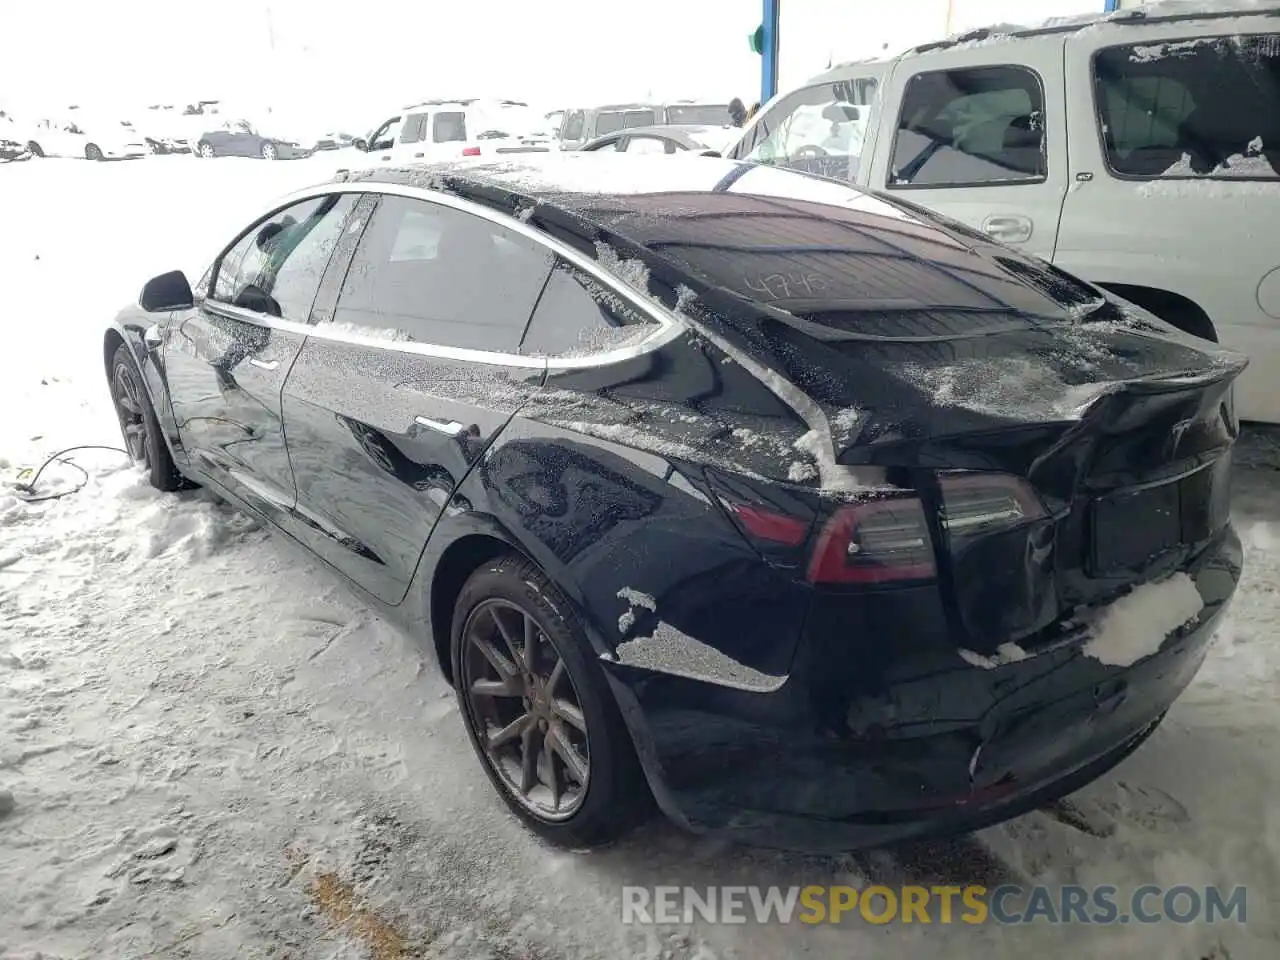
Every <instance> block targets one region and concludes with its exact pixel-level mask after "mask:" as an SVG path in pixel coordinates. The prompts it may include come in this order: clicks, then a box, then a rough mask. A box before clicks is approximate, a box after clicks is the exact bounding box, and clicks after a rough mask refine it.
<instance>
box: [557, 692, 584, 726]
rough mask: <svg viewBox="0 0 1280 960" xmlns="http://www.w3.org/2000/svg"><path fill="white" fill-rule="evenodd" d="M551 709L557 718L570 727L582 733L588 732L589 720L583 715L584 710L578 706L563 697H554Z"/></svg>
mask: <svg viewBox="0 0 1280 960" xmlns="http://www.w3.org/2000/svg"><path fill="white" fill-rule="evenodd" d="M551 709H552V710H553V711H554V712H555V715H556V716H557V717H559V718H560V719H561V720H563V721H564V722H565V723H567V724H569V726H571V727H573V728H575V729H576V730H578V731H579V732H581V733H586V732H587V718H586V717H584V716H583V715H582V710H581V709H580V708H579V707H578V706H577V705H575V704H573V703H570V702H569V701H568V700H566V699H564V698H563V697H553V698H552V700H551Z"/></svg>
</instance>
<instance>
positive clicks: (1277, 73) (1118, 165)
mask: <svg viewBox="0 0 1280 960" xmlns="http://www.w3.org/2000/svg"><path fill="white" fill-rule="evenodd" d="M1093 77H1094V90H1095V96H1096V102H1097V109H1098V119H1099V123H1100V125H1101V130H1102V142H1103V147H1104V150H1105V152H1106V158H1107V165H1108V166H1109V167H1110V168H1111V170H1112V172H1113V173H1115V174H1118V175H1119V176H1122V177H1133V178H1141V179H1158V178H1165V177H1168V178H1183V177H1212V178H1214V179H1227V178H1243V179H1251V180H1253V179H1263V180H1274V179H1276V178H1277V177H1280V35H1277V34H1266V35H1252V36H1241V37H1203V38H1198V39H1194V40H1180V41H1176V42H1170V43H1155V44H1151V43H1148V44H1135V45H1126V46H1120V47H1107V48H1105V49H1103V50H1100V51H1099V52H1098V54H1097V55H1096V56H1095V58H1094V62H1093Z"/></svg>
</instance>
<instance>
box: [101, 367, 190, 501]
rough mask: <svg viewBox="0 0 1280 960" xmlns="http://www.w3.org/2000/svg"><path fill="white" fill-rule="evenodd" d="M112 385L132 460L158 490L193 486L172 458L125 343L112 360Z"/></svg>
mask: <svg viewBox="0 0 1280 960" xmlns="http://www.w3.org/2000/svg"><path fill="white" fill-rule="evenodd" d="M109 383H110V385H111V401H112V405H113V406H114V407H115V410H116V417H117V419H118V420H119V421H120V435H121V436H122V437H123V438H124V446H125V450H126V451H128V453H129V457H130V459H132V460H133V461H134V462H135V463H142V464H144V465H145V466H146V468H147V475H148V479H149V480H150V481H151V485H152V486H153V487H155V488H156V489H157V490H163V491H165V492H166V493H167V492H170V491H173V490H181V489H183V488H184V487H187V486H189V484H188V483H187V481H186V480H185V478H184V477H183V476H182V474H181V473H179V472H178V468H177V467H176V466H175V465H174V463H173V457H171V456H170V455H169V446H168V444H166V443H165V440H164V436H163V434H162V433H161V430H160V421H159V420H157V419H156V412H155V410H154V409H153V408H152V406H151V399H150V397H149V396H148V395H147V391H146V387H145V386H144V384H143V380H142V373H141V371H140V370H139V369H138V364H137V362H136V361H135V360H134V359H133V354H132V353H131V352H130V350H129V348H128V347H127V346H125V345H124V344H121V345H120V346H119V347H118V348H117V349H116V352H115V354H114V355H113V356H112V357H111V375H110V380H109Z"/></svg>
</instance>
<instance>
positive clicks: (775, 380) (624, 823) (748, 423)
mask: <svg viewBox="0 0 1280 960" xmlns="http://www.w3.org/2000/svg"><path fill="white" fill-rule="evenodd" d="M424 173H429V174H430V180H429V182H430V184H432V186H431V187H428V186H426V183H427V182H428V180H427V178H425V177H424V176H423V174H424ZM901 196H902V195H901V194H895V195H893V197H892V198H883V199H882V198H880V197H877V196H874V195H871V194H868V193H864V192H862V191H860V190H857V189H855V188H853V187H850V186H847V185H844V184H840V183H835V182H830V181H824V180H819V179H816V178H813V177H809V176H804V175H801V174H798V173H794V172H790V171H786V170H780V169H775V168H770V167H766V166H763V165H748V164H740V163H733V162H729V161H726V160H721V159H716V158H698V159H696V160H691V161H690V162H688V163H679V162H673V161H671V160H669V159H665V158H657V157H649V158H646V157H629V158H621V157H613V158H611V157H608V156H599V157H588V156H585V155H582V154H570V155H565V154H560V153H556V154H544V155H541V156H540V157H534V156H528V155H527V156H525V157H520V158H516V159H514V160H505V161H503V162H501V163H487V164H455V165H444V166H440V165H437V166H432V167H415V168H412V169H374V170H373V171H368V172H366V173H364V174H362V175H361V176H359V177H358V178H355V179H348V178H345V177H343V178H339V179H337V180H335V181H332V182H329V183H325V184H320V185H317V186H315V187H312V188H309V189H306V190H303V191H300V192H299V193H296V194H294V195H292V196H290V197H287V198H282V199H280V200H279V201H277V202H275V203H273V204H271V205H270V206H269V207H267V208H266V209H265V210H263V212H262V214H261V215H260V216H259V217H256V218H255V219H253V220H252V221H251V222H249V223H247V224H246V225H245V226H244V228H243V229H242V230H239V231H237V232H236V233H235V234H234V235H231V236H227V237H226V238H225V239H224V241H223V243H221V244H220V245H219V246H220V247H221V249H220V250H219V251H217V252H215V251H211V252H210V259H211V266H210V267H209V269H208V270H207V271H206V272H205V274H204V278H203V279H202V280H201V281H200V282H199V283H198V284H197V285H196V287H195V289H194V290H193V289H192V287H191V285H190V283H189V282H188V280H187V278H186V277H185V276H184V275H183V274H181V273H177V272H174V273H168V274H164V275H161V276H158V277H155V278H153V279H152V280H150V281H149V282H147V283H146V285H145V286H144V287H143V289H142V293H141V296H140V298H139V302H138V304H137V305H134V306H130V307H128V308H126V309H125V310H124V311H123V312H122V313H121V314H120V315H119V316H118V317H117V318H116V319H115V321H114V322H112V323H111V324H110V326H109V327H108V328H107V329H106V331H105V332H104V339H103V342H102V347H103V358H104V365H105V370H106V374H107V382H108V384H109V388H110V391H111V397H112V400H113V403H114V406H115V409H116V411H117V413H118V416H119V421H120V426H121V432H122V435H123V437H124V440H125V442H126V444H127V445H128V450H129V451H130V453H131V455H132V456H133V458H134V459H135V460H137V461H139V462H141V463H142V464H144V465H145V468H146V470H147V471H148V474H149V477H150V479H151V482H152V483H153V484H154V485H155V486H157V487H158V488H160V489H164V490H172V489H176V488H178V487H180V486H182V485H184V484H187V483H195V484H200V485H203V486H204V487H206V488H207V489H209V490H210V491H211V492H212V493H214V494H216V495H218V496H222V497H225V498H227V499H229V500H231V501H232V502H233V503H234V504H236V505H237V506H239V507H240V508H242V509H244V510H245V511H247V512H249V513H250V514H252V515H254V516H256V517H258V518H260V519H261V520H262V521H263V523H264V525H266V526H268V527H270V528H273V529H275V530H277V531H279V532H283V533H285V534H287V536H285V537H282V538H281V539H282V542H285V543H292V544H294V545H297V546H300V547H301V548H302V549H303V550H304V551H306V552H308V553H309V554H310V555H311V556H312V557H314V558H316V559H318V560H319V561H320V562H322V563H324V564H326V565H327V566H328V567H329V568H330V569H331V570H332V571H333V572H334V573H335V574H336V575H338V576H341V577H343V578H344V579H345V581H346V582H347V583H348V584H350V585H352V586H353V588H355V589H357V590H358V591H359V592H360V595H361V596H362V597H363V598H364V599H365V600H367V601H368V602H369V603H370V604H372V605H374V606H375V607H376V608H377V609H378V610H379V611H380V612H381V613H382V614H383V615H385V616H387V617H388V618H390V619H392V620H394V621H397V622H399V623H400V624H401V625H402V626H403V627H404V628H405V629H406V630H407V632H408V635H409V636H411V637H414V638H417V639H419V640H420V641H421V642H422V644H423V646H424V648H425V653H426V655H427V656H428V657H431V658H434V659H435V661H436V663H437V664H438V666H439V669H440V670H441V672H442V673H443V675H444V676H445V677H446V678H447V679H448V680H449V681H450V682H451V683H452V685H453V687H454V690H455V692H456V696H457V701H458V707H459V716H460V719H461V722H462V724H463V725H464V726H465V728H466V731H467V734H468V736H469V737H470V740H471V743H472V746H473V747H474V752H475V755H476V757H477V758H478V760H479V763H480V765H481V766H482V768H483V769H484V771H485V773H486V775H487V776H488V778H489V780H490V782H491V783H492V785H493V787H494V788H495V790H496V791H497V792H498V793H499V794H500V795H501V797H502V798H503V800H504V801H505V802H506V803H507V804H508V805H509V806H510V808H511V810H512V811H514V813H515V814H516V815H517V816H518V817H520V818H521V819H522V820H523V821H524V822H525V823H526V824H528V825H529V826H530V827H531V828H532V829H534V830H536V831H538V832H539V833H540V834H542V835H543V836H545V837H547V838H549V839H550V840H552V841H554V842H556V843H561V844H565V845H569V846H573V847H577V846H588V845H592V844H596V843H601V842H606V841H608V840H610V839H611V838H613V837H616V836H618V835H619V834H621V833H623V832H624V831H626V830H627V829H628V828H629V827H630V826H631V825H632V824H633V823H634V822H635V821H636V820H637V819H638V818H639V816H640V815H642V814H643V813H644V812H645V809H646V806H647V802H646V801H647V799H648V797H649V796H650V791H652V796H653V797H654V798H655V799H656V801H657V804H658V805H659V806H660V807H661V808H662V809H663V810H664V811H666V812H667V813H668V814H670V816H671V817H672V818H673V819H674V820H676V821H677V822H678V823H680V824H682V825H683V826H685V827H689V828H693V829H695V830H699V831H705V832H712V833H718V834H722V835H724V836H727V837H732V838H738V839H745V840H749V841H752V842H755V843H761V842H764V843H769V844H780V845H785V846H795V847H800V848H804V849H810V850H814V849H823V848H825V849H829V850H847V849H851V848H855V847H860V846H868V845H875V844H883V843H888V842H893V841H898V840H903V839H906V838H909V837H913V836H920V835H931V834H939V833H956V832H963V831H969V830H974V829H977V828H979V827H983V826H986V825H988V824H991V823H994V822H998V821H1000V820H1003V819H1006V818H1009V817H1012V816H1015V815H1018V814H1021V813H1024V812H1026V811H1028V810H1031V809H1035V808H1037V807H1040V806H1043V805H1045V804H1047V803H1049V802H1051V801H1053V800H1055V799H1057V798H1059V797H1061V796H1063V795H1065V794H1067V793H1069V792H1071V791H1074V790H1076V789H1078V788H1079V787H1081V786H1083V785H1084V784H1086V783H1088V782H1089V781H1091V780H1093V779H1095V778H1097V777H1099V776H1100V775H1102V774H1103V773H1105V772H1106V771H1108V770H1109V769H1111V768H1112V767H1114V766H1115V765H1116V764H1117V763H1119V762H1120V761H1121V760H1122V759H1123V758H1124V757H1126V756H1127V755H1129V754H1130V753H1131V752H1132V751H1133V750H1135V749H1136V748H1138V747H1139V745H1140V744H1142V743H1143V741H1144V740H1145V739H1146V738H1147V737H1148V736H1149V735H1150V734H1151V733H1152V731H1153V730H1154V729H1155V728H1156V726H1157V725H1158V724H1159V722H1160V721H1161V719H1162V718H1163V717H1164V715H1165V713H1166V711H1167V710H1168V709H1169V707H1170V705H1171V704H1172V703H1173V702H1174V701H1175V700H1176V699H1177V698H1178V696H1179V695H1180V694H1181V692H1182V691H1183V690H1184V689H1185V688H1186V686H1187V684H1189V683H1190V682H1191V680H1192V679H1193V677H1194V676H1195V674H1196V672H1197V670H1198V669H1199V667H1200V665H1201V663H1202V662H1203V660H1204V657H1205V656H1206V653H1207V650H1208V646H1209V641H1210V639H1211V638H1212V635H1213V633H1214V631H1215V630H1216V629H1217V628H1218V626H1219V625H1220V624H1221V623H1222V622H1223V619H1224V615H1225V614H1226V611H1227V609H1228V606H1229V601H1230V599H1231V597H1232V595H1233V593H1234V590H1235V588H1236V584H1237V582H1238V580H1239V578H1240V575H1241V566H1242V552H1241V544H1240V540H1239V538H1238V536H1237V535H1236V533H1235V531H1234V530H1233V528H1232V525H1231V522H1230V509H1229V508H1230V498H1229V487H1230V468H1231V452H1232V446H1233V443H1234V440H1235V438H1236V436H1237V435H1238V431H1239V424H1238V422H1237V420H1236V417H1235V414H1234V412H1233V407H1232V402H1231V390H1232V384H1233V382H1234V381H1235V378H1236V377H1237V375H1238V374H1239V372H1240V370H1241V369H1242V368H1243V366H1244V363H1245V361H1244V358H1243V357H1241V356H1240V355H1238V354H1233V353H1231V352H1230V351H1225V350H1219V349H1216V348H1215V347H1213V346H1212V345H1210V344H1208V343H1206V342H1205V341H1203V340H1197V339H1195V338H1192V337H1189V336H1186V335H1185V334H1182V333H1179V332H1178V331H1177V330H1175V329H1173V328H1172V327H1169V326H1168V325H1167V324H1165V323H1163V322H1161V321H1160V320H1158V319H1157V318H1155V317H1154V316H1152V315H1151V314H1149V313H1147V312H1146V311H1143V310H1140V309H1137V308H1134V307H1132V306H1131V305H1129V304H1127V303H1124V302H1122V301H1119V300H1116V299H1113V298H1112V297H1110V296H1109V295H1106V294H1105V293H1104V292H1102V291H1101V290H1099V289H1098V288H1097V287H1094V286H1091V285H1089V284H1087V283H1084V282H1081V281H1078V280H1076V279H1075V278H1073V277H1071V276H1070V275H1068V274H1066V273H1063V272H1062V271H1060V270H1057V269H1055V268H1053V267H1051V266H1049V265H1048V264H1046V263H1045V262H1044V261H1042V260H1040V259H1038V258H1035V257H1031V256H1026V255H1024V254H1022V253H1019V252H1018V251H1016V250H1014V249H1012V248H1009V247H1006V246H1002V245H1000V244H998V243H996V242H994V241H992V240H991V239H990V238H988V237H986V236H984V235H983V234H981V233H978V232H976V231H972V230H968V229H966V228H963V227H960V226H958V225H956V224H955V223H954V221H950V220H947V219H946V218H943V217H941V216H938V215H936V214H933V213H931V212H929V211H927V210H925V209H923V208H921V207H918V206H915V205H913V204H909V203H906V202H902V201H900V200H898V199H896V198H897V197H901ZM193 226H194V225H193ZM164 227H165V229H173V227H174V223H173V222H172V218H166V220H165V223H164ZM944 394H945V397H946V400H945V402H940V398H941V397H942V396H943V395H944ZM173 573H174V575H175V576H176V577H178V578H179V579H178V581H177V582H178V583H179V586H181V576H182V570H181V569H180V568H179V569H176V570H175V571H173ZM1116 604H1119V606H1116ZM424 722H425V721H424ZM450 776H453V774H450Z"/></svg>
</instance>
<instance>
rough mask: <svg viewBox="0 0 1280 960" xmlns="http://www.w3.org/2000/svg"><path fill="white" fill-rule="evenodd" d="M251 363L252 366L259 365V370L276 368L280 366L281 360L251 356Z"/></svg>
mask: <svg viewBox="0 0 1280 960" xmlns="http://www.w3.org/2000/svg"><path fill="white" fill-rule="evenodd" d="M249 363H250V365H251V366H255V367H257V368H258V369H259V370H274V369H275V368H276V367H278V366H280V361H279V360H259V359H258V358H257V357H250V358H249Z"/></svg>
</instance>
